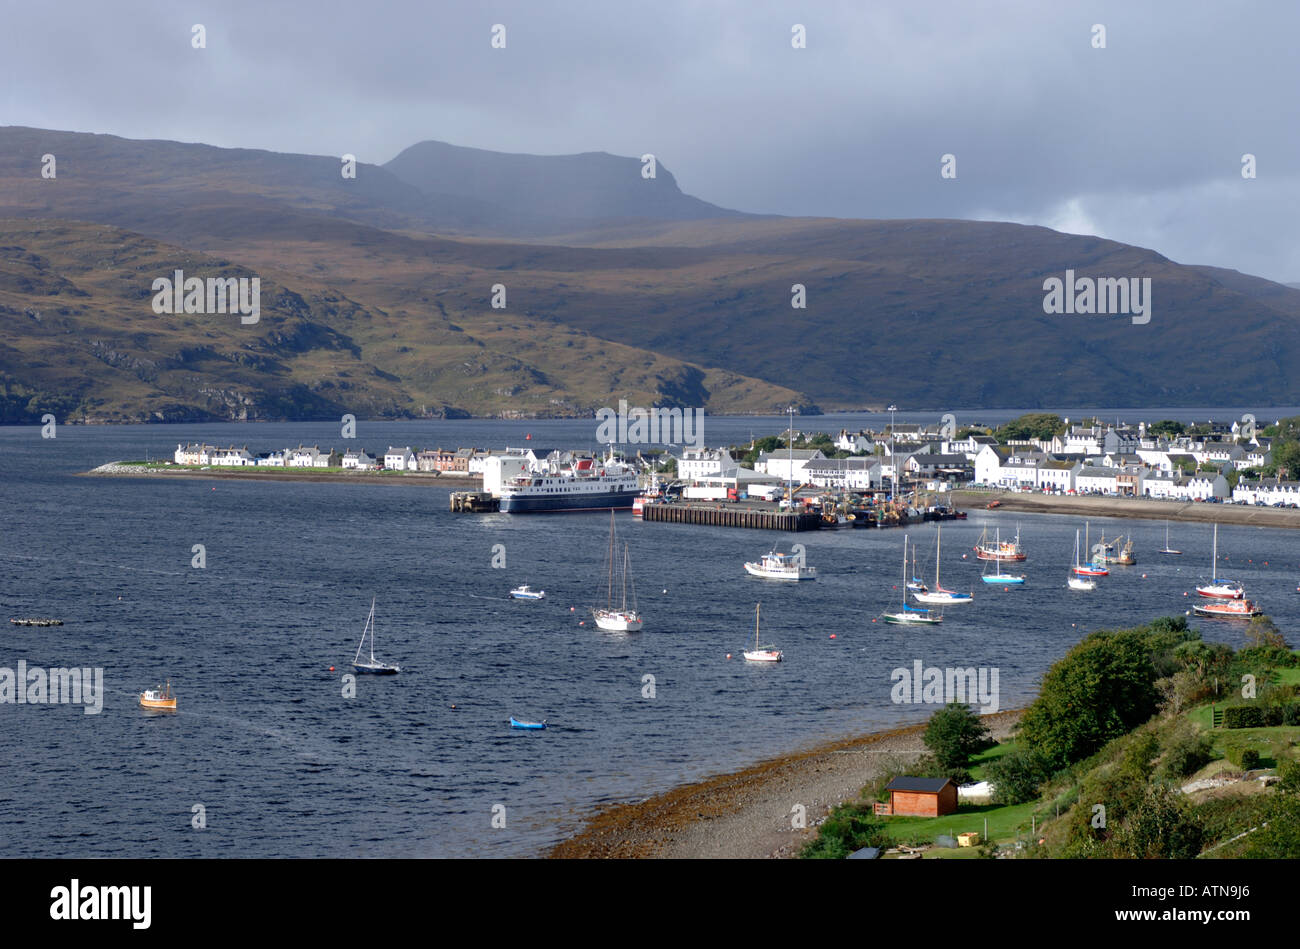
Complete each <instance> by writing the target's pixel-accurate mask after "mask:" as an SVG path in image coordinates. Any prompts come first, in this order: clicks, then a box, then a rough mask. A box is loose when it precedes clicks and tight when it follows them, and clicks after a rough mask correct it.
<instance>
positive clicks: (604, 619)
mask: <svg viewBox="0 0 1300 949" xmlns="http://www.w3.org/2000/svg"><path fill="white" fill-rule="evenodd" d="M614 551H615V537H614V512H613V511H612V510H611V511H610V512H609V571H608V576H609V580H608V585H607V587H606V592H605V607H604V609H599V608H595V607H593V608H592V611H591V615H592V616H593V617H594V618H595V620H596V625H597V626H598V627H600V628H601V629H605V630H609V631H611V632H616V633H627V632H633V631H635V630H638V629H640V628H641V622H642V620H641V614H640V612H639V611H638V610H637V608H636V584H635V583H633V582H632V580H631V575H632V570H631V554H630V553H629V551H628V547H627V544H624V545H623V592H622V598H621V599H620V601H619V604H618V606H617V607H615V605H614ZM629 583H630V584H631V585H632V608H631V609H628V605H627V588H628V585H629Z"/></svg>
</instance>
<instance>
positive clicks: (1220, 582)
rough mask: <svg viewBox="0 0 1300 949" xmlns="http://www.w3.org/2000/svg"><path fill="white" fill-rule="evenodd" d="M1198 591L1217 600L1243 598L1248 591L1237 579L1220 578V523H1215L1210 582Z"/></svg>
mask: <svg viewBox="0 0 1300 949" xmlns="http://www.w3.org/2000/svg"><path fill="white" fill-rule="evenodd" d="M1196 592H1197V593H1198V594H1200V595H1201V596H1204V597H1209V598H1210V599H1215V600H1241V599H1244V598H1245V596H1246V591H1245V589H1244V588H1243V587H1242V585H1241V584H1240V583H1238V582H1237V581H1236V580H1226V579H1220V578H1219V525H1218V524H1215V525H1214V548H1213V553H1212V554H1211V557H1210V582H1209V583H1202V584H1201V585H1200V586H1198V587H1197V588H1196ZM1198 612H1199V610H1198Z"/></svg>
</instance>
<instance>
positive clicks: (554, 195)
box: [383, 141, 750, 226]
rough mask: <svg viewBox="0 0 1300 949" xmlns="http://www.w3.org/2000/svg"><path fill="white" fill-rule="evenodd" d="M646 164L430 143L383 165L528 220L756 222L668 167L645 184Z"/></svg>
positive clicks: (415, 182) (595, 155)
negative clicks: (703, 196) (691, 191)
mask: <svg viewBox="0 0 1300 949" xmlns="http://www.w3.org/2000/svg"><path fill="white" fill-rule="evenodd" d="M645 167H647V165H646V163H643V162H642V160H641V159H640V158H631V157H624V156H619V155H611V154H609V153H608V152H582V153H579V154H575V155H528V154H520V153H511V152H495V151H488V150H486V149H482V148H466V147H464V146H461V145H451V144H449V143H447V142H439V141H425V142H419V143H417V144H415V145H412V146H411V147H410V148H407V149H406V150H405V151H403V152H402V153H401V154H400V155H398V156H397V157H396V158H394V159H393V160H392V161H390V162H387V163H386V164H385V165H383V168H384V170H385V171H388V172H390V173H391V174H392V175H394V176H395V177H396V178H398V179H399V180H401V181H403V182H405V183H406V184H408V185H412V186H413V187H416V188H418V189H419V190H421V191H423V192H425V193H426V194H455V195H460V196H462V197H466V198H473V199H476V200H480V201H483V202H486V203H490V204H494V205H496V206H498V207H501V208H504V209H505V210H507V211H509V212H512V213H515V214H518V215H521V216H523V217H539V218H543V219H548V220H554V221H557V222H569V223H571V224H572V225H573V226H583V225H589V224H591V223H593V222H600V221H618V220H627V219H633V218H635V219H646V220H659V221H693V220H703V219H707V218H722V217H729V218H741V217H749V216H750V215H746V214H744V213H742V212H739V211H732V210H729V209H727V208H720V207H718V206H717V205H715V204H710V203H708V202H707V201H701V200H700V199H699V198H694V197H691V196H690V195H688V194H684V193H683V192H682V190H681V188H679V187H678V186H677V179H676V178H674V177H673V174H672V172H671V171H669V170H668V169H667V168H666V167H665V166H664V164H663V162H662V161H660V160H658V159H657V158H656V161H655V167H654V177H653V178H649V177H646V176H645V174H644V173H643V169H644V168H645Z"/></svg>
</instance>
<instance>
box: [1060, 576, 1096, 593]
mask: <svg viewBox="0 0 1300 949" xmlns="http://www.w3.org/2000/svg"><path fill="white" fill-rule="evenodd" d="M1066 583H1067V584H1068V585H1069V587H1070V589H1071V590H1095V589H1097V581H1096V580H1093V579H1092V578H1091V577H1070V579H1069V580H1067V581H1066Z"/></svg>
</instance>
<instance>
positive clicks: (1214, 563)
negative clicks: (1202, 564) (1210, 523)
mask: <svg viewBox="0 0 1300 949" xmlns="http://www.w3.org/2000/svg"><path fill="white" fill-rule="evenodd" d="M1218 579H1219V525H1218V524H1215V525H1214V548H1213V551H1212V552H1211V554H1210V582H1211V583H1214V582H1216V581H1217V580H1218Z"/></svg>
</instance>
